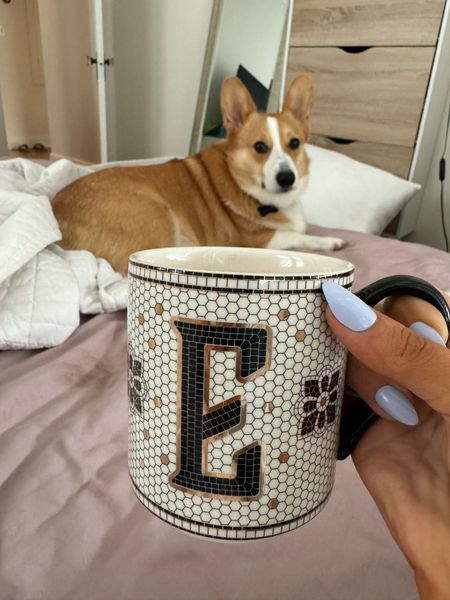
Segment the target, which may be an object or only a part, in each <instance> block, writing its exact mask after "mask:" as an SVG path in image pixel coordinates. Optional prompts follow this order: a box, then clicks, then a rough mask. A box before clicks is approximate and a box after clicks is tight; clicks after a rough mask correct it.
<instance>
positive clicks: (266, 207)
mask: <svg viewBox="0 0 450 600" xmlns="http://www.w3.org/2000/svg"><path fill="white" fill-rule="evenodd" d="M258 212H259V214H260V215H261V216H262V217H265V216H266V215H269V214H270V213H276V212H278V208H277V207H276V206H273V204H261V206H258Z"/></svg>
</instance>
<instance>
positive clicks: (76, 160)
mask: <svg viewBox="0 0 450 600" xmlns="http://www.w3.org/2000/svg"><path fill="white" fill-rule="evenodd" d="M61 158H65V159H66V160H70V162H73V163H75V164H77V165H95V164H96V163H93V162H88V161H86V160H81V159H80V158H73V157H72V156H62V155H61V154H55V152H51V153H50V160H52V161H55V160H60V159H61Z"/></svg>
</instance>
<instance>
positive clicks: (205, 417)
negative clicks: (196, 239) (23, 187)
mask: <svg viewBox="0 0 450 600" xmlns="http://www.w3.org/2000/svg"><path fill="white" fill-rule="evenodd" d="M353 271H354V267H353V265H352V264H351V263H349V262H347V261H344V260H340V259H336V258H330V257H326V256H319V255H313V254H304V253H299V252H288V251H279V250H268V249H251V248H225V247H219V248H216V247H194V248H186V247H184V248H163V249H156V250H146V251H142V252H137V253H135V254H133V255H132V256H131V257H130V261H129V306H128V335H129V363H128V366H129V369H128V372H129V378H128V381H129V471H130V475H131V479H132V482H133V486H134V490H135V493H136V495H137V497H138V498H139V500H141V502H142V503H143V504H144V505H145V506H146V507H147V508H149V509H150V511H151V512H152V513H154V514H155V515H157V516H158V517H160V518H161V519H164V520H165V521H167V522H168V523H170V524H172V525H174V526H176V527H179V528H180V529H183V530H185V531H187V532H190V533H194V534H198V535H201V536H206V537H210V538H218V539H225V540H249V539H258V538H264V537H269V536H273V535H277V534H280V533H284V532H287V531H291V530H292V529H294V528H296V527H299V526H300V525H303V524H304V523H306V522H308V521H309V520H311V519H312V518H313V517H314V516H316V515H317V514H318V513H319V512H320V511H321V510H322V509H323V508H324V506H325V504H326V502H327V500H328V498H329V496H330V493H331V490H332V487H333V482H334V473H335V465H336V458H337V455H338V447H339V455H340V457H345V456H346V455H348V453H349V451H350V450H351V448H352V446H353V445H354V444H355V443H356V441H357V439H358V437H360V435H361V434H362V432H363V431H364V430H365V428H367V426H368V425H369V424H370V423H371V422H372V420H373V419H374V417H375V414H374V413H373V412H372V411H371V410H370V409H369V408H368V407H367V405H365V404H364V403H362V401H361V404H360V406H359V412H358V411H356V410H355V411H354V412H353V415H356V416H354V417H353V418H348V417H346V419H344V422H343V424H342V431H343V435H342V439H341V440H340V443H339V432H340V414H341V402H342V396H343V388H344V379H345V367H346V357H347V352H346V349H345V348H344V347H343V345H342V344H341V343H340V342H339V340H338V339H337V338H336V337H335V336H334V335H333V333H332V332H331V330H330V328H329V327H328V324H327V321H326V319H325V312H324V311H325V305H326V304H325V300H324V297H323V294H322V283H323V281H326V280H332V281H335V282H337V283H339V284H340V285H342V286H344V287H347V288H350V287H351V284H352V281H353ZM392 293H409V294H413V295H417V296H420V297H421V298H424V299H426V300H428V301H430V302H432V303H433V304H434V305H435V306H437V307H438V308H440V310H441V312H442V313H443V314H444V313H445V314H444V317H445V318H446V319H447V321H449V314H448V307H447V304H446V303H445V301H444V300H443V299H442V298H441V297H440V295H439V293H438V292H437V291H436V290H435V289H434V288H433V287H432V286H430V285H429V284H427V283H426V282H423V281H422V280H419V279H417V278H411V277H408V276H395V277H389V278H386V279H384V280H380V281H378V282H376V283H375V284H372V285H371V286H368V287H367V288H365V289H364V290H362V291H360V292H359V295H360V297H362V298H363V300H364V301H366V302H367V303H369V304H372V305H374V304H375V303H376V302H378V301H379V300H381V299H382V298H383V297H386V296H388V295H390V294H392ZM445 311H447V312H445Z"/></svg>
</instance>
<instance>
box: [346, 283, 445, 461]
mask: <svg viewBox="0 0 450 600" xmlns="http://www.w3.org/2000/svg"><path fill="white" fill-rule="evenodd" d="M356 295H357V296H358V297H359V298H361V300H363V301H364V302H365V303H366V304H368V305H369V306H375V305H376V304H377V303H378V302H380V301H381V300H383V299H384V298H387V297H388V296H394V295H407V296H415V297H416V298H421V299H422V300H426V301H427V302H429V303H430V304H432V305H433V306H434V307H435V308H437V309H438V310H439V311H440V313H441V314H442V316H443V317H444V319H445V322H446V324H447V328H448V331H449V335H450V308H449V306H448V304H447V302H446V301H445V298H444V297H443V295H442V294H441V293H440V292H439V290H437V289H436V288H435V287H434V286H432V285H431V284H430V283H428V282H427V281H424V280H423V279H420V278H419V277H413V276H411V275H393V276H391V277H385V278H384V279H380V280H379V281H376V282H375V283H371V284H370V285H368V286H367V287H365V288H363V289H362V290H359V292H356ZM378 418H379V417H378V415H377V414H376V413H375V412H374V411H373V410H372V409H371V408H370V407H369V406H368V405H367V404H366V403H365V402H364V400H362V399H361V398H357V399H356V401H355V405H354V406H353V407H352V409H351V410H349V411H348V412H347V413H346V414H345V415H343V417H342V419H341V428H340V436H339V446H338V452H337V459H338V460H344V459H345V458H347V456H349V454H351V452H352V450H353V449H354V447H355V446H356V444H357V443H358V442H359V440H360V439H361V437H362V436H363V435H364V433H365V432H366V431H367V429H368V428H369V427H370V425H371V424H372V423H373V422H374V421H376V420H377V419H378Z"/></svg>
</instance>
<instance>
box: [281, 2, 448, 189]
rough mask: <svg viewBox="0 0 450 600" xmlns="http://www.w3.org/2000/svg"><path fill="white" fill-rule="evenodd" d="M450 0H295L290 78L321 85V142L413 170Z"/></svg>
mask: <svg viewBox="0 0 450 600" xmlns="http://www.w3.org/2000/svg"><path fill="white" fill-rule="evenodd" d="M444 6H445V0H389V1H385V2H382V1H381V0H359V1H358V0H340V1H338V0H295V1H294V8H293V19H292V30H291V38H290V48H289V62H288V74H287V83H288V84H289V82H290V81H291V80H292V79H293V78H294V77H295V76H296V75H298V74H299V73H308V74H310V75H311V76H312V77H313V79H314V81H315V85H316V100H315V105H314V109H313V115H312V130H313V134H314V135H313V139H312V143H315V144H317V145H320V146H324V147H326V148H329V149H332V150H337V151H338V152H341V153H343V154H346V155H348V156H351V157H353V158H355V159H357V160H360V161H362V162H365V163H368V164H371V165H375V166H377V167H380V168H382V169H385V170H387V171H390V172H392V173H395V174H397V175H400V176H401V177H405V178H407V177H408V174H409V170H410V165H411V159H412V155H413V150H414V144H415V142H416V138H417V132H418V126H419V123H420V118H421V114H422V109H423V105H424V99H425V95H426V91H427V85H428V81H429V76H430V72H431V67H432V63H433V57H434V54H435V49H436V44H437V39H438V35H439V28H440V23H441V19H442V14H443V10H444Z"/></svg>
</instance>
